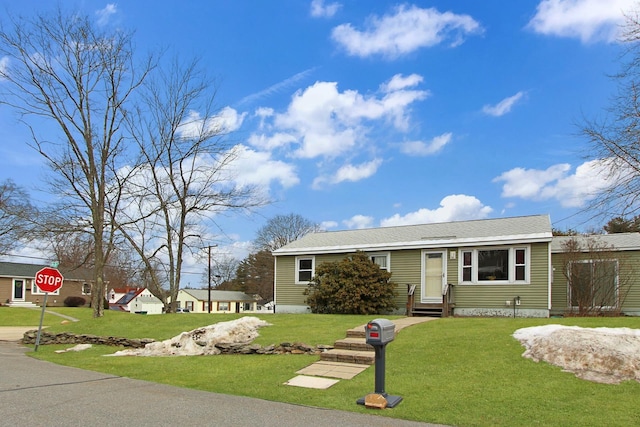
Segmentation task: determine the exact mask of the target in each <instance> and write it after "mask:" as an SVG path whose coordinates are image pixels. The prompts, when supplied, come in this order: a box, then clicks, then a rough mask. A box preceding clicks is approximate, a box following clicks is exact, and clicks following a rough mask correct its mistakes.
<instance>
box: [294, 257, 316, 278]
mask: <svg viewBox="0 0 640 427" xmlns="http://www.w3.org/2000/svg"><path fill="white" fill-rule="evenodd" d="M314 264H315V258H313V257H296V283H298V284H305V285H306V284H307V283H309V282H310V281H311V279H312V278H313V275H314V270H315V265H314Z"/></svg>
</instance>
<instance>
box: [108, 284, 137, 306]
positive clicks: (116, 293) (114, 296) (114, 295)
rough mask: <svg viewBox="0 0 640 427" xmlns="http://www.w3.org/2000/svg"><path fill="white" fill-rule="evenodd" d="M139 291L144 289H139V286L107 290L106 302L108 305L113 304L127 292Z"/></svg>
mask: <svg viewBox="0 0 640 427" xmlns="http://www.w3.org/2000/svg"><path fill="white" fill-rule="evenodd" d="M141 289H144V288H141V287H139V286H125V287H124V288H111V289H109V291H107V301H108V302H109V304H114V303H115V302H116V301H118V300H119V299H120V298H122V297H123V296H125V295H126V294H128V293H129V292H131V291H138V290H141Z"/></svg>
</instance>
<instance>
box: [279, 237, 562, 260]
mask: <svg viewBox="0 0 640 427" xmlns="http://www.w3.org/2000/svg"><path fill="white" fill-rule="evenodd" d="M551 238H552V235H551V233H535V234H522V235H514V236H500V237H498V238H496V237H486V238H477V237H473V238H463V239H439V240H427V239H425V240H417V241H412V242H395V243H380V244H369V245H365V244H362V245H340V246H325V247H309V248H292V249H278V250H275V251H273V252H272V254H273V255H274V256H280V255H317V254H329V253H348V252H353V251H366V252H371V251H383V250H398V249H438V248H451V247H469V246H497V245H519V244H527V243H541V242H542V243H544V242H551Z"/></svg>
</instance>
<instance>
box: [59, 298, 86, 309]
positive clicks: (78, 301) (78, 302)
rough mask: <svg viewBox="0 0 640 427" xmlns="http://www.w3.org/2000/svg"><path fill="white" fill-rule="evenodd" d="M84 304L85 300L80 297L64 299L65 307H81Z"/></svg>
mask: <svg viewBox="0 0 640 427" xmlns="http://www.w3.org/2000/svg"><path fill="white" fill-rule="evenodd" d="M85 302H86V301H85V299H84V298H82V297H66V298H65V299H64V305H65V307H82V306H83V305H84V303H85Z"/></svg>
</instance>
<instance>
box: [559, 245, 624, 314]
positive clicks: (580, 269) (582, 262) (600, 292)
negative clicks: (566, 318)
mask: <svg viewBox="0 0 640 427" xmlns="http://www.w3.org/2000/svg"><path fill="white" fill-rule="evenodd" d="M562 250H563V252H562V255H561V256H562V263H563V274H564V276H565V278H566V279H567V285H568V295H567V297H568V306H569V307H568V314H573V315H578V316H599V315H603V314H619V313H620V311H621V307H622V303H623V302H624V300H625V298H626V296H627V294H628V293H629V289H630V286H631V277H632V275H633V271H632V265H631V263H629V262H627V260H626V259H625V258H624V257H623V255H622V253H621V252H620V251H616V249H615V247H613V246H611V245H608V244H606V243H605V242H604V241H602V240H601V239H600V238H599V237H598V236H571V237H570V238H568V239H566V240H565V241H563V243H562Z"/></svg>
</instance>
